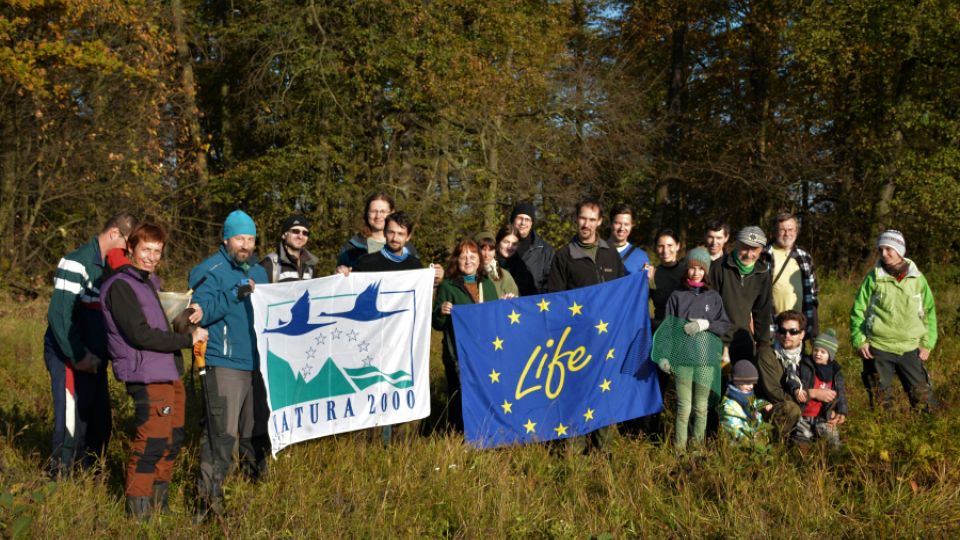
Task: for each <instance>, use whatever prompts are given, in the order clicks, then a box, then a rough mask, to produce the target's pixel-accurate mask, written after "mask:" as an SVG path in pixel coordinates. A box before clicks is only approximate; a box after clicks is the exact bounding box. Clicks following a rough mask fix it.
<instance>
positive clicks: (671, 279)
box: [650, 229, 709, 330]
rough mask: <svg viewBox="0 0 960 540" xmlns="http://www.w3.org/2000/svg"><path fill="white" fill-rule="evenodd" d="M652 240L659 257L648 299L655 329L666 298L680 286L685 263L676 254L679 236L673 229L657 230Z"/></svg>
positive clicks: (664, 314) (663, 313)
mask: <svg viewBox="0 0 960 540" xmlns="http://www.w3.org/2000/svg"><path fill="white" fill-rule="evenodd" d="M654 242H655V244H656V246H657V256H658V257H659V258H660V264H658V265H657V266H656V267H655V268H654V271H653V278H652V279H651V282H650V300H652V301H653V327H652V329H653V330H656V329H657V327H658V326H659V325H660V323H661V322H662V321H663V318H664V317H665V316H666V307H667V299H668V298H670V295H671V294H673V291H675V290H677V289H678V288H680V284H681V283H683V279H684V277H686V273H687V265H686V264H684V263H683V262H682V261H681V260H680V259H679V258H678V256H677V254H678V253H679V252H680V238H679V237H678V236H677V233H675V232H674V231H673V229H660V230H659V231H657V236H656V238H655V240H654ZM708 271H709V269H708Z"/></svg>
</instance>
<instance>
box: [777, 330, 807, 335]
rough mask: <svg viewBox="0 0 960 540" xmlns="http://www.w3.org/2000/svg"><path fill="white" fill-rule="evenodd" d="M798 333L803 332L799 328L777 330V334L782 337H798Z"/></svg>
mask: <svg viewBox="0 0 960 540" xmlns="http://www.w3.org/2000/svg"><path fill="white" fill-rule="evenodd" d="M800 332H803V330H801V329H799V328H777V333H778V334H780V335H782V336H785V335H787V334H789V335H791V336H799V335H800Z"/></svg>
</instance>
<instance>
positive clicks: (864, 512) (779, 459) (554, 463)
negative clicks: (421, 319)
mask: <svg viewBox="0 0 960 540" xmlns="http://www.w3.org/2000/svg"><path fill="white" fill-rule="evenodd" d="M857 284H858V283H857V282H855V281H853V280H840V279H828V280H825V282H824V283H823V291H822V302H823V305H822V306H821V321H822V322H821V327H822V328H827V327H833V328H836V329H837V330H838V334H839V336H840V339H841V344H842V345H841V353H840V356H839V359H840V362H841V364H842V365H843V367H844V368H845V373H846V376H847V380H848V393H849V395H848V397H849V399H850V402H851V415H850V418H849V420H848V422H847V424H846V425H845V426H844V430H843V431H842V435H841V436H842V438H843V440H844V443H845V446H844V448H843V449H841V450H840V451H837V452H833V453H831V452H829V451H828V450H827V449H826V448H825V447H823V446H814V447H812V448H811V449H810V450H809V451H807V452H805V453H803V454H801V453H800V452H799V451H798V449H796V448H794V447H789V446H779V445H773V446H771V447H764V448H758V449H750V450H748V449H742V448H734V447H731V446H728V445H726V444H723V443H722V441H711V443H710V444H709V446H708V448H707V449H706V451H704V452H703V453H702V454H699V455H696V456H689V455H688V456H683V457H676V456H675V455H674V453H673V451H672V449H671V448H670V447H669V445H655V444H652V443H651V442H648V441H644V440H635V439H631V438H620V439H618V440H617V441H616V443H615V444H614V445H613V448H612V449H611V450H610V452H609V454H603V453H594V454H591V455H588V456H567V455H561V454H558V453H555V452H554V453H552V452H551V451H550V450H549V449H548V448H546V447H544V446H541V445H533V446H528V447H520V448H513V449H501V450H487V451H480V450H476V449H473V448H472V447H470V446H468V445H465V444H464V443H463V441H462V438H460V437H456V436H451V435H447V434H445V433H443V432H442V431H437V432H435V433H433V434H430V435H425V436H418V435H413V434H410V435H409V436H407V437H405V438H404V439H403V440H401V441H399V443H395V444H393V445H391V446H389V447H384V446H382V445H380V444H375V443H370V442H368V440H367V438H366V437H365V436H363V435H354V434H347V435H341V436H336V437H329V438H326V439H322V440H319V441H314V442H308V443H303V444H300V445H297V446H293V447H291V448H289V449H287V450H285V451H284V452H283V453H281V454H280V456H279V458H278V459H277V460H276V461H275V462H274V463H273V465H272V471H271V476H270V478H269V480H268V481H266V482H264V483H261V484H258V485H252V484H249V483H247V482H245V481H244V480H243V479H241V478H239V477H236V476H235V477H232V478H231V479H230V480H229V481H228V484H227V498H228V500H227V504H228V510H227V514H226V515H225V516H224V518H223V520H222V521H218V520H208V521H207V522H205V523H202V524H200V525H195V524H194V523H193V519H192V509H193V499H194V494H195V487H194V479H195V477H196V473H197V469H198V461H199V459H198V450H197V443H198V434H199V422H198V414H197V411H198V409H199V404H198V403H197V402H196V401H195V400H191V401H190V403H189V407H190V411H189V413H188V440H187V444H186V447H185V450H184V453H183V455H182V456H181V458H180V460H179V461H178V465H177V470H176V473H175V476H174V484H173V486H172V489H171V491H172V494H171V498H172V500H171V503H172V506H173V507H174V510H175V511H176V512H177V514H176V515H175V516H172V517H163V518H161V519H157V520H154V521H153V522H151V523H148V524H140V523H138V522H136V521H133V520H131V519H128V518H127V517H126V516H125V515H124V510H123V474H124V464H125V461H126V457H127V456H126V448H127V437H128V435H127V433H128V431H129V430H130V428H131V415H132V406H131V402H130V400H129V398H128V397H127V396H126V394H125V392H124V390H123V387H122V385H120V384H118V383H116V382H113V383H112V386H111V393H112V397H113V403H114V438H113V439H112V441H111V444H110V448H109V453H108V456H107V462H106V472H105V474H104V475H102V476H100V477H97V478H94V477H93V476H92V475H86V476H84V475H80V476H78V477H75V478H73V479H71V480H67V481H61V482H59V483H55V484H54V483H51V482H49V481H48V480H47V478H46V477H45V475H44V473H43V469H42V467H43V462H44V459H45V458H46V457H47V454H48V452H49V448H48V447H49V437H50V430H51V425H52V416H51V410H50V395H49V392H50V390H49V377H48V375H47V372H46V369H45V368H44V365H43V358H42V355H43V346H42V336H43V332H44V330H45V327H46V322H45V313H46V301H44V300H43V299H40V300H37V301H33V302H30V303H22V304H18V303H15V302H13V301H11V300H8V301H7V302H5V303H4V305H3V308H2V309H0V535H2V536H4V537H9V536H13V535H14V534H15V533H19V534H20V535H22V536H23V537H40V538H65V537H70V538H82V539H87V538H89V539H93V538H108V537H109V538H131V537H145V538H196V537H222V536H229V537H237V538H321V537H322V538H330V537H363V538H367V537H429V538H434V537H465V538H476V537H494V538H500V537H511V538H585V537H613V538H622V537H655V536H657V537H659V536H668V537H689V536H693V537H744V538H761V537H767V538H781V537H789V538H793V537H801V536H804V537H806V536H810V535H813V536H815V537H828V536H844V537H934V538H936V537H956V535H957V534H958V530H960V436H958V433H960V413H958V411H957V403H958V398H960V366H958V363H957V358H958V357H960V340H958V339H957V337H956V336H957V330H958V325H960V322H958V310H960V279H958V275H954V274H947V273H943V274H942V275H937V276H933V277H931V286H932V287H933V290H934V294H935V296H936V298H937V306H938V316H939V322H940V343H939V345H938V346H937V348H936V350H935V351H934V353H933V355H932V356H931V359H930V361H929V369H930V372H931V376H932V378H933V381H934V384H935V387H936V389H937V393H938V396H939V398H940V400H941V402H942V405H943V408H942V410H941V411H940V412H938V414H936V415H935V416H927V415H923V414H919V413H914V412H912V411H910V410H909V408H908V407H907V400H906V397H905V396H904V395H903V394H902V391H900V389H899V387H898V396H897V397H898V408H897V409H896V410H894V411H891V412H884V413H873V412H871V411H869V409H868V407H867V397H866V393H865V392H864V390H863V388H862V386H861V385H860V384H859V380H860V376H859V373H860V362H859V360H857V359H856V358H854V357H853V354H852V352H851V350H850V347H849V333H848V331H847V314H848V312H849V309H850V305H851V303H852V298H853V292H854V290H855V288H856V286H857ZM433 349H434V357H433V364H434V365H433V374H434V375H433V383H434V385H433V389H434V391H433V394H434V399H433V401H434V403H433V405H434V414H433V416H432V417H431V418H430V419H429V420H427V421H425V422H426V428H427V430H428V431H429V428H430V427H431V426H434V425H437V424H438V423H440V421H441V420H440V419H441V416H442V414H443V411H442V409H443V405H444V400H445V397H444V396H443V394H442V390H440V389H442V388H443V387H444V385H443V381H442V371H443V370H442V367H441V366H440V361H439V334H435V335H434V347H433ZM189 389H190V386H189V384H188V390H189Z"/></svg>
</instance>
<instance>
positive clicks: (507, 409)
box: [500, 400, 513, 414]
mask: <svg viewBox="0 0 960 540" xmlns="http://www.w3.org/2000/svg"><path fill="white" fill-rule="evenodd" d="M500 407H502V408H503V414H510V413H512V412H513V403H510V402H509V401H507V400H503V405H501V406H500Z"/></svg>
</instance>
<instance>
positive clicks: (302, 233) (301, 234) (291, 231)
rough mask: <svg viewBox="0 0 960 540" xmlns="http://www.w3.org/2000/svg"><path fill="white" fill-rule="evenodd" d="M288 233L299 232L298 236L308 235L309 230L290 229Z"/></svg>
mask: <svg viewBox="0 0 960 540" xmlns="http://www.w3.org/2000/svg"><path fill="white" fill-rule="evenodd" d="M290 234H299V235H300V236H308V237H309V236H310V231H308V230H306V229H290Z"/></svg>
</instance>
